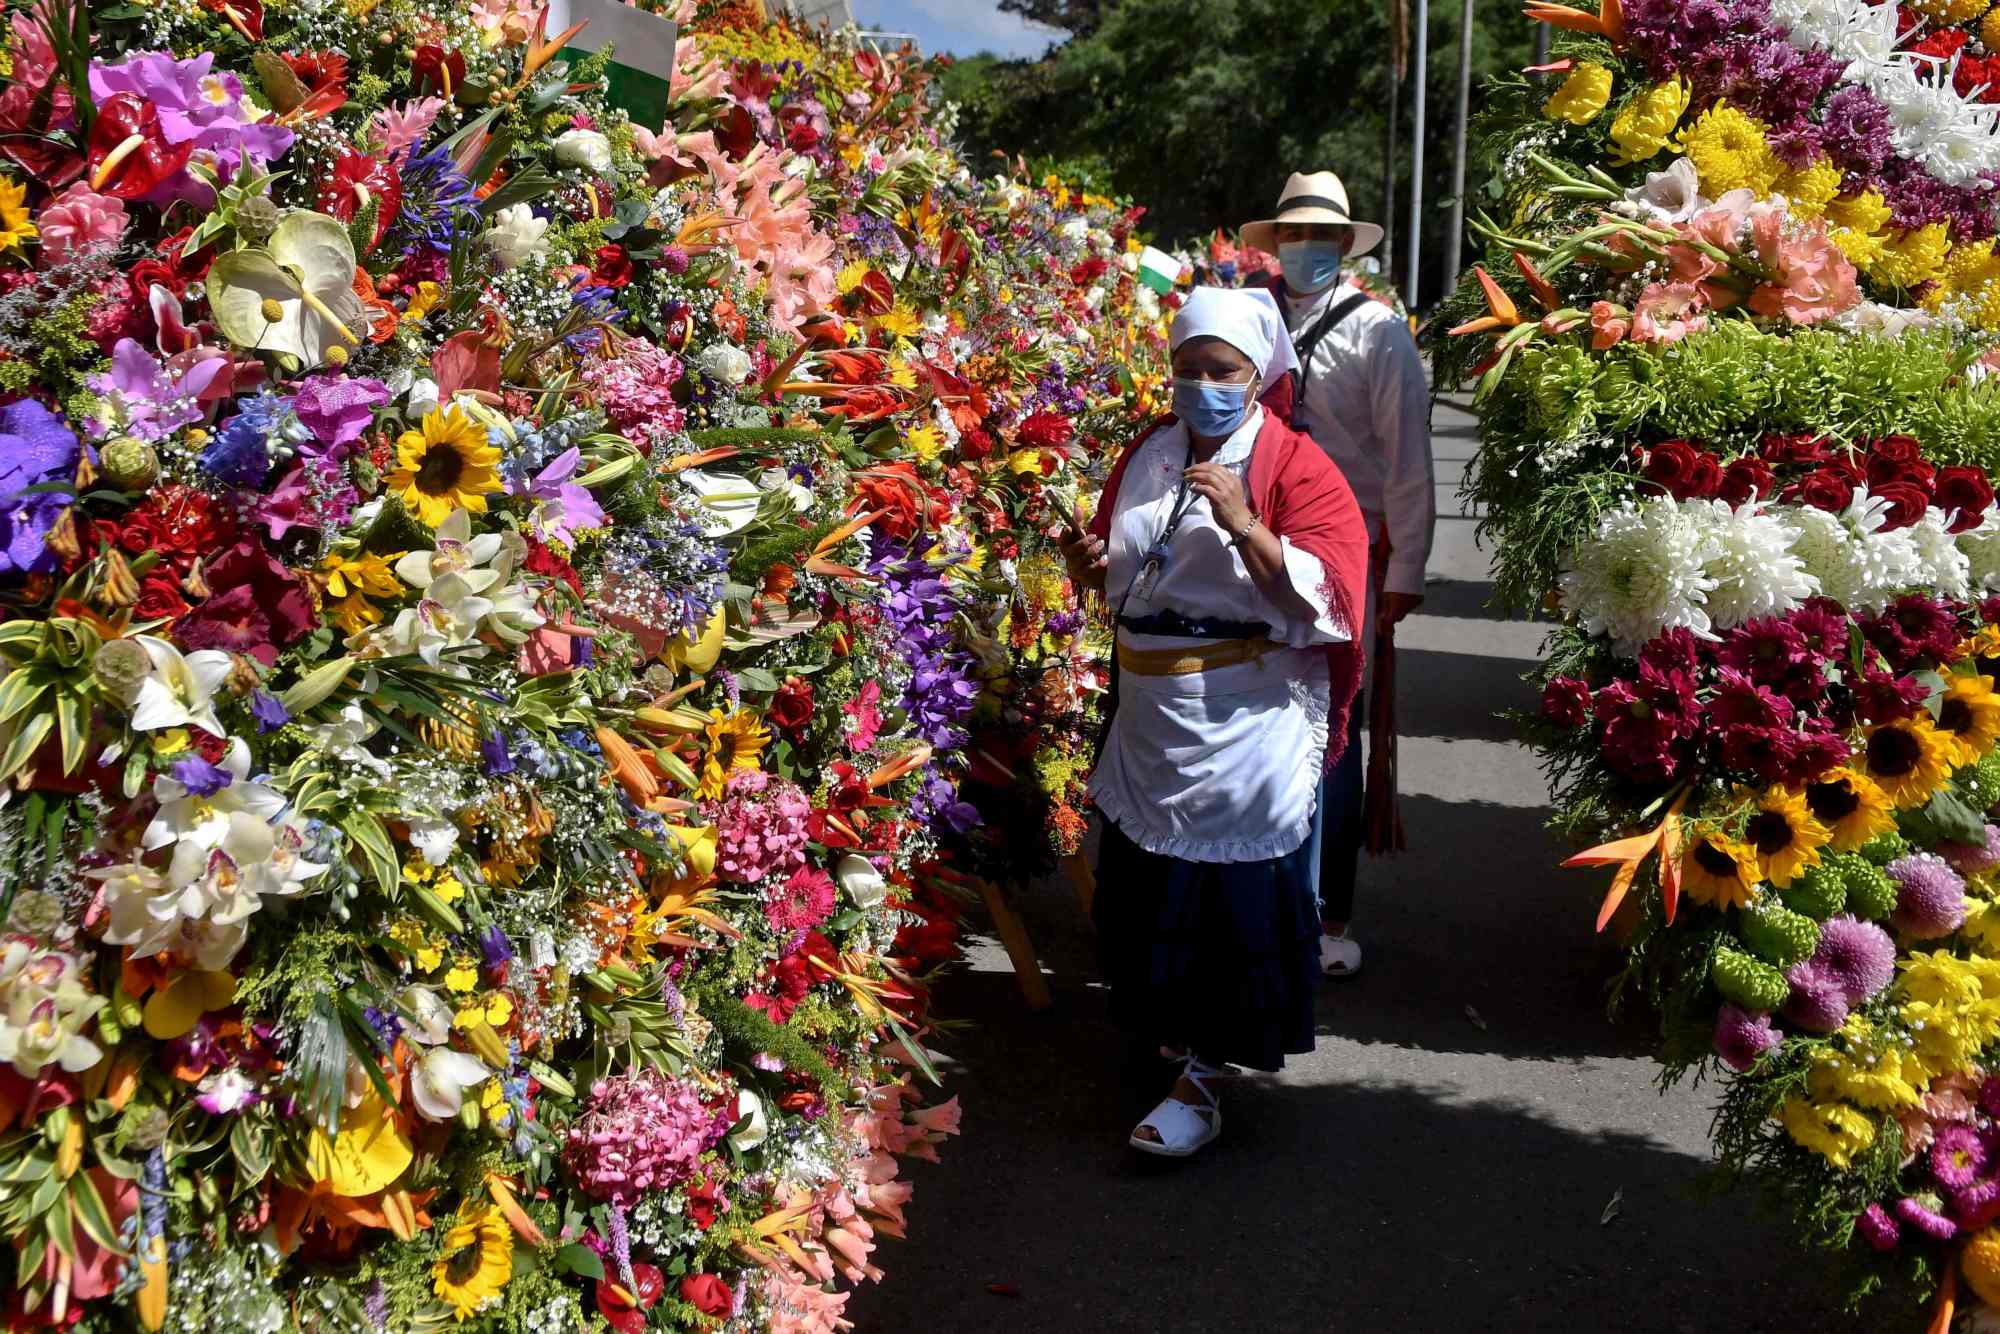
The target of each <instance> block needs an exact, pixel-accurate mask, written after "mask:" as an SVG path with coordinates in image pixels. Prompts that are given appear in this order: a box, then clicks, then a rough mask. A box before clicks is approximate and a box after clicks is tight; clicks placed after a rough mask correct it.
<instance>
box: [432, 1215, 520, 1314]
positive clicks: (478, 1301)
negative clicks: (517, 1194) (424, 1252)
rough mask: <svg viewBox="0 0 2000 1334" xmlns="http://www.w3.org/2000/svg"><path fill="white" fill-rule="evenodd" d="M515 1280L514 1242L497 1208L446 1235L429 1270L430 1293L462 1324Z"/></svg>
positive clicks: (463, 1223) (466, 1221)
mask: <svg viewBox="0 0 2000 1334" xmlns="http://www.w3.org/2000/svg"><path fill="white" fill-rule="evenodd" d="M512 1277H514V1238H513V1236H512V1235H511V1234H510V1233H509V1232H508V1229H507V1220H506V1218H505V1217H504V1216H502V1214H501V1213H500V1210H499V1208H498V1207H497V1206H495V1207H493V1208H489V1209H487V1210H486V1211H485V1212H484V1213H481V1214H477V1215H475V1216H474V1217H472V1218H468V1219H466V1220H465V1221H464V1222H462V1223H460V1224H458V1226H456V1227H454V1228H453V1229H452V1230H451V1231H450V1232H449V1233H447V1234H445V1239H444V1248H443V1250H442V1252H441V1253H440V1254H439V1256H438V1262H437V1263H436V1264H434V1265H432V1266H431V1291H432V1292H435V1293H436V1294H437V1295H438V1296H439V1297H441V1298H443V1299H444V1300H445V1301H446V1302H447V1303H449V1304H450V1306H451V1309H452V1311H453V1312H454V1313H455V1314H456V1315H457V1317H458V1319H460V1320H464V1319H465V1318H466V1317H467V1316H470V1315H471V1314H472V1313H473V1312H474V1311H477V1310H478V1309H479V1308H480V1307H481V1306H483V1305H485V1304H486V1302H487V1300H488V1299H489V1298H492V1297H496V1296H498V1295H499V1293H500V1289H502V1288H504V1287H506V1286H507V1280H508V1279H510V1278H512Z"/></svg>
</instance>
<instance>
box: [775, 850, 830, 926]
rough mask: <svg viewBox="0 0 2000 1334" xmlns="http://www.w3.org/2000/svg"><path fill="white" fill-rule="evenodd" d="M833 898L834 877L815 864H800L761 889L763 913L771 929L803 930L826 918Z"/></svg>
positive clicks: (816, 924)
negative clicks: (762, 891)
mask: <svg viewBox="0 0 2000 1334" xmlns="http://www.w3.org/2000/svg"><path fill="white" fill-rule="evenodd" d="M833 898H834V884H833V877H832V876H830V875H828V874H827V873H826V872H825V871H822V870H820V869H819V868H818V867H815V866H801V867H800V868H799V869H798V870H796V871H794V872H792V873H791V874H790V875H788V876H786V877H785V879H784V882H783V883H782V884H777V885H773V886H772V887H771V888H769V889H767V890H766V891H764V916H765V917H766V918H768V919H769V920H770V923H771V927H772V929H773V930H777V931H804V930H806V929H807V928H808V927H815V926H818V925H819V924H820V923H821V922H824V921H825V920H826V918H827V914H828V913H830V912H832V911H833Z"/></svg>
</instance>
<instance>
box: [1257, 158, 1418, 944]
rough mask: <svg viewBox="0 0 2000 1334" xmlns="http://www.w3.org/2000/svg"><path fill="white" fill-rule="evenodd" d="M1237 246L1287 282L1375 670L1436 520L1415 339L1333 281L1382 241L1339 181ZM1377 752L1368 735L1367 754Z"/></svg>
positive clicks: (1336, 800)
mask: <svg viewBox="0 0 2000 1334" xmlns="http://www.w3.org/2000/svg"><path fill="white" fill-rule="evenodd" d="M1240 239H1241V241H1242V243H1243V244H1245V245H1249V246H1254V247H1256V248H1257V249H1259V250H1263V251H1266V252H1270V253H1275V254H1276V255H1277V256H1278V262H1279V265H1280V267H1281V268H1282V270H1283V276H1282V277H1281V278H1280V279H1278V280H1277V281H1276V282H1274V283H1273V291H1274V293H1275V295H1277V297H1278V299H1279V305H1280V307H1281V308H1282V309H1283V310H1284V313H1285V323H1286V325H1287V327H1288V328H1289V329H1290V330H1291V334H1292V340H1293V343H1294V345H1295V347H1296V349H1297V351H1298V358H1299V383H1298V385H1297V387H1296V399H1295V406H1294V409H1293V422H1292V424H1293V425H1294V426H1295V427H1296V428H1297V429H1298V430H1300V431H1303V432H1305V433H1306V434H1307V435H1310V436H1311V437H1312V438H1313V441H1314V442H1315V443H1316V444H1318V445H1319V447H1320V448H1321V449H1323V450H1325V451H1326V452H1327V454H1328V455H1329V456H1330V457H1331V458H1332V459H1333V461H1334V462H1335V463H1336V464H1338V465H1339V467H1340V471H1341V472H1342V473H1343V474H1345V475H1346V477H1347V483H1348V485H1349V486H1350V487H1352V488H1353V491H1354V498H1355V499H1356V500H1357V501H1359V502H1360V505H1361V511H1362V517H1363V518H1364V519H1365V520H1366V522H1367V525H1368V535H1369V542H1370V546H1371V552H1372V556H1373V559H1372V560H1371V562H1370V576H1369V580H1368V603H1369V608H1368V612H1367V622H1368V623H1367V625H1366V626H1365V627H1364V631H1363V634H1364V639H1365V643H1364V656H1363V659H1362V660H1363V661H1364V662H1367V663H1373V662H1375V661H1376V657H1375V639H1376V636H1378V635H1380V636H1382V637H1384V638H1385V639H1386V637H1387V636H1389V635H1390V633H1391V632H1392V630H1393V627H1394V626H1395V624H1396V622H1398V621H1400V620H1402V619H1403V617H1405V616H1407V615H1409V614H1410V612H1411V611H1412V610H1414V609H1415V607H1416V606H1417V604H1418V603H1420V602H1422V601H1423V600H1424V566H1425V564H1426V562H1427V561H1428V560H1429V559H1430V553H1431V532H1432V529H1433V528H1434V527H1435V525H1436V522H1437V508H1436V497H1435V493H1434V491H1433V479H1432V473H1431V445H1430V414H1429V404H1428V400H1429V389H1428V386H1427V385H1426V383H1425V379H1424V364H1423V361H1422V359H1421V358H1420V357H1419V356H1418V355H1417V344H1416V340H1415V339H1414V338H1412V337H1411V336H1410V328H1409V325H1408V324H1407V323H1406V322H1405V321H1404V320H1403V318H1402V316H1400V315H1398V314H1397V313H1396V312H1395V311H1394V310H1392V309H1391V308H1390V307H1388V306H1387V305H1384V304H1382V303H1381V302H1378V301H1375V300H1373V299H1372V298H1370V297H1369V296H1367V295H1366V294H1364V293H1362V292H1360V291H1358V290H1357V289H1356V288H1354V287H1353V286H1351V285H1350V284H1348V283H1344V282H1342V281H1341V262H1342V261H1343V260H1344V259H1347V258H1349V257H1351V256H1357V255H1364V254H1366V253H1367V252H1368V251H1369V250H1371V249H1373V248H1374V247H1375V245H1376V244H1377V243H1378V242H1380V241H1381V239H1382V229H1381V228H1380V227H1378V226H1376V225H1375V224H1374V223H1372V222H1357V221H1356V220H1355V219H1354V218H1353V217H1352V216H1351V215H1350V213H1349V210H1348V207H1347V189H1346V187H1345V186H1343V185H1342V184H1341V183H1340V177H1338V176H1336V175H1334V174H1333V173H1332V172H1330V171H1315V172H1294V173H1293V174H1292V177H1291V179H1290V180H1288V181H1286V182H1285V189H1284V193H1283V194H1281V195H1280V196H1279V197H1278V209H1277V216H1276V217H1273V218H1269V219H1265V220H1263V221H1260V222H1253V223H1249V224H1247V225H1246V226H1245V227H1244V228H1243V230H1242V233H1241V238H1240ZM1371 674H1372V673H1371ZM1361 712H1362V711H1361V710H1360V709H1358V708H1357V709H1355V710H1354V711H1353V713H1352V714H1351V715H1350V717H1351V727H1352V729H1353V731H1352V734H1351V736H1350V744H1349V745H1348V746H1347V748H1346V750H1345V752H1344V753H1343V755H1342V757H1341V761H1340V763H1339V764H1338V765H1337V766H1336V767H1335V768H1334V771H1333V772H1332V773H1331V774H1329V775H1328V776H1327V781H1326V786H1325V787H1324V789H1323V790H1322V793H1321V801H1322V802H1323V804H1324V811H1325V835H1324V837H1325V842H1324V845H1323V851H1322V853H1321V860H1320V915H1321V920H1322V922H1323V924H1324V935H1323V936H1322V938H1321V941H1320V962H1321V966H1322V968H1323V969H1324V971H1325V972H1326V974H1327V975H1328V976H1329V977H1347V976H1352V975H1353V974H1354V973H1355V972H1357V971H1359V970H1360V967H1361V947H1360V946H1359V945H1358V944H1356V943H1355V941H1354V939H1353V938H1352V937H1351V936H1350V935H1349V934H1348V922H1349V919H1350V918H1351V917H1352V916H1353V912H1354V878H1355V870H1356V864H1357V862H1358V860H1359V855H1360V850H1361V837H1362V760H1361V747H1360V745H1359V744H1358V736H1359V730H1360V725H1361ZM1384 716H1385V717H1386V716H1387V715H1384ZM1386 740H1387V738H1385V737H1384V736H1383V735H1381V734H1380V732H1379V731H1378V732H1377V734H1376V736H1375V738H1374V744H1375V745H1376V746H1377V747H1381V746H1382V745H1384V744H1385V741H1386Z"/></svg>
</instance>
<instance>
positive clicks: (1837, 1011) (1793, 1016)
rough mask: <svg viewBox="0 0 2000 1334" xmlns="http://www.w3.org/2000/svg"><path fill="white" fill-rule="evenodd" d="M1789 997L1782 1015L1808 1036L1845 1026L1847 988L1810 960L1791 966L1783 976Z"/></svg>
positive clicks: (1827, 970)
mask: <svg viewBox="0 0 2000 1334" xmlns="http://www.w3.org/2000/svg"><path fill="white" fill-rule="evenodd" d="M1785 980H1786V981H1788V982H1790V983H1791V984H1792V994H1791V996H1790V997H1789V998H1788V999H1787V1000H1786V1001H1785V1008H1784V1010H1783V1011H1782V1013H1783V1014H1784V1016H1785V1018H1786V1019H1787V1020H1789V1021H1790V1022H1791V1023H1794V1024H1796V1025H1798V1026H1799V1027H1800V1028H1802V1029H1804V1030H1805V1031H1806V1032H1808V1033H1831V1032H1833V1031H1834V1030H1835V1029H1836V1028H1839V1027H1840V1026H1841V1025H1842V1024H1844V1023H1846V1022H1847V1011H1848V1004H1847V988H1846V987H1844V986H1843V985H1841V981H1840V979H1839V978H1838V977H1836V976H1834V974H1833V972H1832V971H1831V970H1830V969H1826V968H1822V967H1820V965H1819V964H1818V963H1817V962H1816V961H1814V960H1812V959H1807V960H1806V961H1805V962H1803V963H1795V964H1793V965H1792V967H1791V971H1790V972H1788V973H1786V974H1785Z"/></svg>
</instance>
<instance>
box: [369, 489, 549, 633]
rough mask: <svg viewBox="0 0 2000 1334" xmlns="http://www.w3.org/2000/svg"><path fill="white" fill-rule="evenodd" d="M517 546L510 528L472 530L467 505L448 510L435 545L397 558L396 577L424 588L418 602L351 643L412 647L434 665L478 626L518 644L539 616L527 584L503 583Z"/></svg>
mask: <svg viewBox="0 0 2000 1334" xmlns="http://www.w3.org/2000/svg"><path fill="white" fill-rule="evenodd" d="M510 538H511V539H512V540H511V541H510ZM520 546H521V543H520V539H519V538H518V537H515V536H514V535H512V534H502V533H481V534H479V535H478V536H477V537H475V536H473V534H472V513H471V511H469V510H463V509H461V510H455V511H453V512H452V514H451V517H450V518H448V519H446V520H445V521H444V522H443V523H441V524H439V525H438V527H437V545H436V546H435V547H434V548H432V549H431V550H429V551H412V552H410V553H409V554H408V555H406V556H404V557H403V558H402V559H401V560H399V561H397V562H396V566H395V569H396V577H397V578H399V579H401V580H402V581H403V582H404V583H406V584H408V585H409V586H410V587H412V588H414V589H416V590H418V592H420V593H421V594H422V596H421V597H420V598H418V600H417V605H416V606H414V607H406V608H404V609H403V610H402V611H401V612H399V613H397V615H396V619H395V620H394V621H391V622H390V623H389V624H388V625H386V626H376V627H373V628H371V629H368V630H364V631H362V632H361V633H360V634H359V635H357V636H355V637H354V638H353V639H352V640H350V641H349V643H350V644H351V645H352V646H354V647H355V648H356V649H357V650H358V651H361V652H364V653H366V652H373V653H378V654H387V655H390V656H401V655H406V654H411V653H414V654H416V655H417V656H418V657H420V658H422V659H423V660H424V661H425V662H427V663H429V664H430V665H431V666H433V667H436V666H439V665H440V663H441V660H442V655H443V653H444V651H445V650H446V649H447V648H459V647H462V646H463V645H466V644H470V643H473V642H474V641H476V640H477V639H478V637H479V632H480V631H481V630H490V631H492V632H493V633H494V634H495V635H496V636H497V637H498V638H500V639H502V640H505V641H506V642H508V643H519V642H521V641H522V640H523V639H525V638H526V637H527V635H528V633H529V632H530V631H532V630H533V629H534V628H535V627H536V626H539V625H540V624H541V623H542V621H543V619H544V618H543V617H542V615H541V613H539V612H537V611H536V610H535V604H534V597H533V595H532V594H531V593H529V592H528V590H527V589H525V588H522V587H520V586H518V585H514V584H510V583H508V582H507V581H508V580H509V578H511V576H512V575H513V573H514V569H515V566H516V565H517V564H518V561H519V555H518V552H519V549H520Z"/></svg>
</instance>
